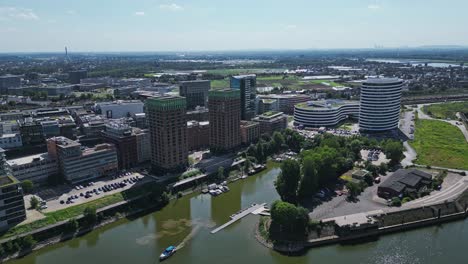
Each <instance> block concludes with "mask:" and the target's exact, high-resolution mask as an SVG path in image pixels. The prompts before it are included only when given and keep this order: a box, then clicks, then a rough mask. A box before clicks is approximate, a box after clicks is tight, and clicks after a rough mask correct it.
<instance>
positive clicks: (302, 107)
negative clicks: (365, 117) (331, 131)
mask: <svg viewBox="0 0 468 264" xmlns="http://www.w3.org/2000/svg"><path fill="white" fill-rule="evenodd" d="M358 117H359V102H358V101H345V100H319V101H309V102H306V103H300V104H297V105H296V106H295V109H294V124H295V125H302V126H305V127H333V126H336V125H337V124H338V123H340V122H341V121H344V120H346V119H348V118H354V119H357V118H358Z"/></svg>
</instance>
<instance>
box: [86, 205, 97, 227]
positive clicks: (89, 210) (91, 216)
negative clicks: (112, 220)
mask: <svg viewBox="0 0 468 264" xmlns="http://www.w3.org/2000/svg"><path fill="white" fill-rule="evenodd" d="M83 215H84V219H85V221H86V222H87V223H88V224H89V225H94V224H95V223H96V222H97V214H96V208H95V207H92V206H88V207H86V208H85V209H84V211H83Z"/></svg>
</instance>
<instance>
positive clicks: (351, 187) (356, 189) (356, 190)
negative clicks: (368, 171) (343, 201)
mask: <svg viewBox="0 0 468 264" xmlns="http://www.w3.org/2000/svg"><path fill="white" fill-rule="evenodd" d="M346 188H347V189H348V196H349V197H350V198H352V199H355V198H356V197H357V196H358V195H359V194H360V193H361V192H362V189H361V186H360V185H359V184H357V183H355V182H347V183H346Z"/></svg>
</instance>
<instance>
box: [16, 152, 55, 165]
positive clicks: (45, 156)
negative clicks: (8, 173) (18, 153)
mask: <svg viewBox="0 0 468 264" xmlns="http://www.w3.org/2000/svg"><path fill="white" fill-rule="evenodd" d="M49 158H50V156H49V154H48V153H40V154H36V155H30V156H26V157H21V158H17V159H12V160H8V161H7V163H8V164H9V165H10V166H14V165H16V166H21V165H24V164H29V163H32V162H34V161H41V160H44V159H49Z"/></svg>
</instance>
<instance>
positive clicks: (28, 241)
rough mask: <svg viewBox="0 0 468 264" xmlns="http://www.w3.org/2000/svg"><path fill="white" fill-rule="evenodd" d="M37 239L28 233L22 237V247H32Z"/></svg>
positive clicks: (20, 242)
mask: <svg viewBox="0 0 468 264" xmlns="http://www.w3.org/2000/svg"><path fill="white" fill-rule="evenodd" d="M36 243H37V242H36V240H34V238H33V237H32V236H31V235H27V236H25V237H23V238H21V239H20V241H19V244H20V246H21V248H22V249H31V248H32V247H34V246H35V245H36Z"/></svg>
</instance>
